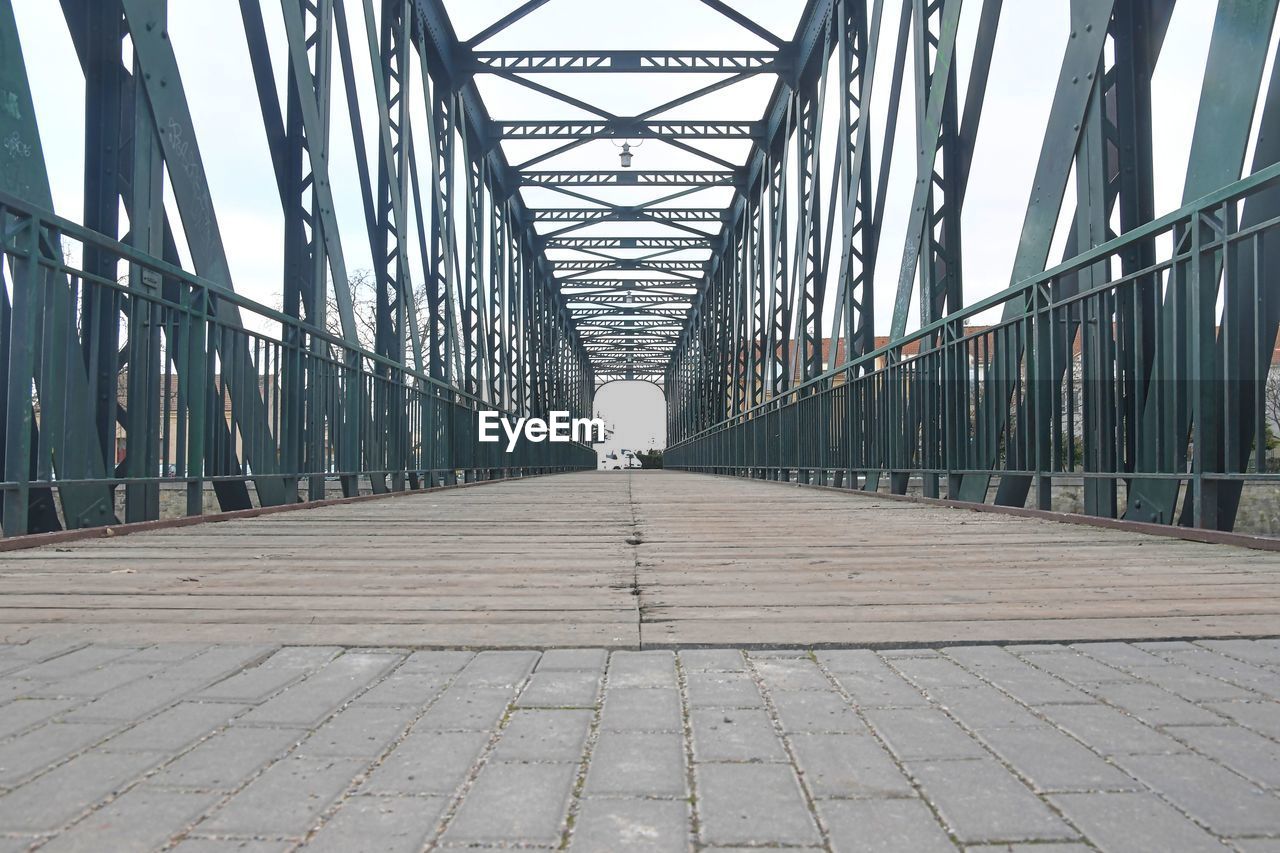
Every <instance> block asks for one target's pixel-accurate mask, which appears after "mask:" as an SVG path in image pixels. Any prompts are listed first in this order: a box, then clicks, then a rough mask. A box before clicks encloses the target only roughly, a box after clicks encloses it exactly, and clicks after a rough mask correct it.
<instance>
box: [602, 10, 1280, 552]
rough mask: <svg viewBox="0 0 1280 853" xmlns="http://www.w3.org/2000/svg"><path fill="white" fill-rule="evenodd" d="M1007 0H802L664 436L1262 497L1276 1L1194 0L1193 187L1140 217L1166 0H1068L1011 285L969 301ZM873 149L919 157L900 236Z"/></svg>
mask: <svg viewBox="0 0 1280 853" xmlns="http://www.w3.org/2000/svg"><path fill="white" fill-rule="evenodd" d="M1182 2H1183V3H1190V2H1191V0H1182ZM1004 5H1005V4H1003V3H1002V0H965V2H963V6H962V0H813V2H809V3H808V4H807V6H806V11H805V14H804V19H803V21H802V23H801V25H800V27H799V31H798V32H797V34H796V37H795V39H794V40H793V41H792V42H791V43H790V44H789V45H788V47H787V48H786V49H785V50H784V52H785V53H787V54H788V59H789V61H790V69H791V71H790V74H789V75H787V76H786V77H785V78H784V79H783V81H782V82H781V83H780V85H779V87H778V89H777V91H776V92H775V95H774V99H773V102H772V104H771V106H770V108H769V110H768V112H767V113H766V115H765V117H764V119H763V121H762V122H761V123H759V124H758V125H757V126H756V134H757V137H756V138H757V139H758V143H757V144H756V145H755V146H754V147H753V149H752V154H751V156H750V159H749V162H748V163H747V165H746V167H745V168H744V169H742V170H741V171H740V174H739V177H738V183H737V185H738V186H739V187H741V188H742V190H741V192H740V193H739V194H738V195H737V196H736V197H735V200H734V203H733V204H732V206H731V207H730V209H729V211H728V212H727V213H726V214H725V215H724V217H723V224H722V227H721V229H720V232H719V234H718V235H717V236H716V238H715V239H714V241H713V253H712V257H711V258H710V259H709V261H708V262H707V271H706V275H705V277H704V280H703V282H702V284H701V285H700V286H699V288H698V292H697V295H696V297H695V298H694V300H693V303H692V306H691V309H690V316H689V318H688V320H687V322H686V323H685V324H684V326H683V328H682V331H681V335H680V337H679V340H678V342H677V344H676V349H675V352H674V355H673V357H672V360H671V362H670V364H669V366H668V368H667V370H666V373H665V377H664V379H665V388H666V392H667V399H668V404H669V408H668V417H669V422H668V438H669V441H670V443H671V446H670V447H669V448H668V452H667V459H666V460H665V464H666V465H667V466H670V467H682V468H686V469H690V470H709V471H715V472H718V473H730V474H738V475H742V476H756V477H771V478H777V479H785V480H797V481H801V482H819V483H835V484H837V485H843V486H847V487H853V488H861V489H866V490H875V489H878V488H885V487H887V488H889V489H891V490H892V491H894V492H897V493H906V492H907V491H908V490H909V489H912V488H918V489H919V490H920V492H921V493H923V494H924V495H925V496H928V497H941V496H944V495H945V496H946V497H949V498H952V499H959V500H963V501H973V502H982V501H995V502H997V503H1000V504H1005V505H1011V506H1024V505H1025V504H1026V503H1027V502H1028V501H1029V500H1034V501H1035V505H1036V506H1038V507H1040V508H1042V509H1050V508H1059V507H1060V506H1062V504H1063V503H1064V502H1067V503H1069V504H1071V505H1074V503H1073V502H1074V501H1075V498H1074V497H1071V496H1073V495H1075V491H1073V490H1078V492H1079V504H1080V506H1081V508H1082V509H1083V511H1085V512H1088V513H1090V514H1094V515H1100V516H1107V517H1123V518H1126V519H1130V520H1136V521H1142V522H1157V523H1181V524H1188V525H1196V526H1202V527H1211V528H1221V529H1231V528H1232V527H1233V525H1234V524H1235V522H1236V518H1237V515H1238V513H1239V509H1240V505H1241V500H1242V493H1243V491H1244V490H1245V489H1246V488H1251V489H1254V490H1255V492H1256V491H1258V490H1261V491H1263V492H1269V494H1271V495H1272V498H1273V496H1274V492H1275V490H1276V488H1277V485H1276V484H1277V480H1278V479H1280V478H1277V475H1276V474H1275V473H1274V470H1273V466H1274V462H1273V461H1272V460H1271V454H1270V453H1269V452H1268V449H1267V448H1268V446H1269V445H1268V442H1269V441H1270V436H1271V435H1273V434H1274V432H1275V431H1276V430H1277V429H1280V423H1277V422H1275V421H1274V416H1270V419H1269V416H1267V415H1266V414H1265V412H1264V410H1265V408H1266V400H1267V398H1268V397H1267V391H1266V386H1267V379H1268V375H1269V373H1271V372H1273V371H1274V368H1273V366H1272V359H1273V351H1274V350H1275V348H1276V342H1277V330H1278V326H1280V298H1277V296H1276V295H1275V288H1274V286H1273V284H1274V282H1273V276H1270V274H1269V273H1266V272H1264V270H1272V269H1274V268H1275V264H1277V263H1280V254H1278V253H1280V234H1278V233H1276V232H1277V229H1278V228H1280V190H1277V189H1276V185H1277V183H1278V182H1280V165H1277V161H1280V136H1278V134H1280V64H1273V69H1274V70H1273V72H1272V79H1271V80H1270V81H1267V85H1266V86H1264V85H1263V83H1264V80H1263V75H1264V70H1265V68H1266V67H1267V64H1268V54H1269V52H1270V48H1271V46H1272V43H1273V33H1274V27H1275V23H1276V11H1277V2H1276V0H1261V2H1235V0H1220V2H1217V3H1215V4H1213V5H1214V6H1215V7H1216V11H1215V19H1214V26H1213V29H1212V32H1211V33H1210V34H1207V35H1208V39H1209V49H1208V59H1207V64H1206V68H1205V75H1204V80H1203V85H1202V89H1201V90H1200V91H1199V92H1198V93H1197V92H1186V93H1184V94H1185V97H1184V98H1183V99H1182V102H1183V103H1186V104H1195V103H1197V101H1198V104H1199V106H1198V110H1197V114H1196V122H1195V132H1194V137H1193V140H1192V145H1191V151H1190V157H1189V161H1188V165H1187V171H1186V177H1185V182H1184V185H1185V191H1184V197H1183V201H1184V205H1185V206H1184V207H1183V208H1181V209H1180V210H1178V211H1174V212H1170V213H1168V214H1167V215H1166V216H1164V217H1157V214H1158V213H1159V211H1156V210H1155V209H1154V202H1153V198H1154V192H1153V183H1154V163H1153V154H1152V151H1153V145H1154V137H1153V119H1152V88H1151V81H1152V75H1153V72H1154V70H1155V68H1156V65H1157V62H1158V61H1159V60H1160V59H1161V52H1162V47H1163V44H1164V38H1165V32H1166V29H1167V28H1168V25H1169V21H1170V17H1171V15H1172V13H1173V11H1174V8H1175V0H1070V3H1069V12H1070V22H1069V25H1070V33H1069V38H1066V39H1064V42H1065V49H1064V50H1063V52H1062V54H1061V59H1060V68H1059V74H1058V83H1057V86H1056V89H1055V90H1054V92H1053V95H1052V104H1051V107H1050V110H1049V118H1048V122H1047V125H1046V127H1045V129H1044V135H1043V142H1042V143H1041V145H1040V150H1039V156H1038V160H1037V165H1036V170H1035V176H1034V180H1033V182H1032V186H1031V187H1030V192H1029V197H1028V201H1027V207H1026V213H1025V217H1024V220H1023V225H1022V230H1021V234H1020V237H1019V240H1018V242H1017V252H1016V255H1015V258H1014V263H1013V268H1012V270H1011V271H1010V274H1009V284H1010V286H1009V288H1008V289H1007V290H1005V291H1003V292H1000V293H997V294H994V295H988V296H986V297H985V298H984V299H981V300H972V299H969V300H966V292H965V287H964V281H963V271H964V265H963V263H962V256H963V249H964V244H965V239H964V238H965V235H964V234H962V231H961V215H962V213H963V209H964V201H965V196H966V190H967V188H968V182H969V177H970V166H971V163H972V162H973V159H974V151H975V146H976V144H977V141H978V128H979V124H980V122H981V116H982V111H983V106H984V103H985V99H986V94H987V90H988V83H989V81H990V77H991V70H992V55H993V48H994V45H995V41H996V37H997V33H998V32H1000V24H1001V20H1002V17H1003V12H1004V9H1003V6H1004ZM1198 5H1199V4H1198ZM1202 8H1203V7H1202V6H1201V8H1198V9H1197V10H1196V11H1201V10H1202ZM962 11H963V12H964V14H965V15H966V19H967V20H969V21H976V23H977V26H976V29H972V30H967V31H968V32H971V33H973V34H974V35H973V36H971V38H973V41H972V42H970V43H969V44H958V43H957V42H958V37H959V35H960V34H961V33H962V32H964V31H966V29H965V27H962V25H961V13H962ZM895 23H896V26H895ZM889 33H896V34H897V35H896V39H895V38H893V37H886V35H887V34H889ZM961 55H965V56H967V58H968V61H969V67H968V75H967V82H966V84H965V85H964V86H963V87H961V86H960V85H959V83H958V80H960V79H961V77H960V75H959V73H958V65H959V57H960V56H961ZM1045 60H1046V61H1054V60H1053V59H1051V58H1050V57H1049V56H1048V55H1047V54H1046V57H1045ZM1167 61H1170V62H1178V61H1180V58H1179V57H1176V56H1171V57H1167ZM832 89H835V90H836V92H838V97H837V98H835V99H832V98H831V97H830V96H829V93H830V92H831V90H832ZM1264 92H1265V96H1264ZM873 99H874V100H873ZM872 103H876V104H877V105H879V104H885V105H887V106H886V107H885V109H886V113H885V114H884V118H883V119H882V118H881V117H880V116H881V114H879V113H878V114H877V115H876V117H875V120H877V121H880V120H883V121H885V122H886V125H885V128H884V131H883V132H875V133H873V132H872V131H871V130H870V126H871V124H872V117H871V116H870V115H869V112H868V105H870V104H872ZM833 105H834V109H833V108H832V107H833ZM904 109H905V110H911V111H912V112H913V113H914V119H915V121H914V126H915V138H914V139H911V140H900V139H895V134H896V130H897V126H898V117H899V114H900V110H904ZM1259 114H1260V121H1255V119H1257V118H1259ZM832 123H834V124H835V126H836V128H835V135H836V136H837V137H838V139H839V144H838V146H836V150H835V151H834V152H831V151H829V150H828V151H827V153H826V155H825V156H819V155H818V152H819V151H820V150H821V149H822V146H821V144H819V143H818V142H817V140H821V139H823V138H824V134H826V136H827V137H829V136H830V135H831V131H830V126H831V124H832ZM1255 127H1257V128H1258V130H1257V131H1253V129H1254V128H1255ZM878 139H879V140H883V141H877V140H878ZM1251 146H1252V149H1253V152H1254V153H1253V160H1252V163H1250V164H1248V167H1247V168H1246V152H1247V151H1248V150H1249V149H1250V147H1251ZM895 158H896V159H897V160H898V161H899V162H896V163H895V162H894V160H895ZM904 158H905V159H904ZM891 166H893V167H897V169H899V170H906V171H908V173H909V174H912V175H913V176H914V185H913V186H912V188H911V196H912V197H911V199H910V205H909V207H908V208H907V209H908V211H909V213H908V222H907V226H906V231H905V240H904V241H903V242H900V243H899V242H897V241H896V240H895V241H894V242H893V243H887V242H885V241H884V240H883V239H882V233H881V225H882V223H883V221H884V210H885V197H886V194H887V192H888V190H889V174H890V169H891ZM593 213H594V212H593ZM1060 222H1066V223H1068V232H1067V239H1066V248H1065V251H1064V254H1063V256H1062V257H1061V259H1060V260H1061V264H1060V265H1056V266H1055V264H1057V263H1058V261H1059V259H1057V258H1053V259H1051V258H1050V251H1051V246H1052V245H1053V241H1054V238H1055V230H1056V228H1057V227H1058V224H1059V223H1060ZM1117 225H1118V228H1117ZM985 236H986V235H983V234H978V233H975V234H973V235H970V236H969V237H968V240H969V242H970V244H971V245H972V243H973V241H975V240H981V239H983V238H984V237H985ZM886 253H889V254H888V255H887V256H886ZM878 258H880V259H883V260H884V261H885V263H882V264H880V265H879V269H880V270H881V271H882V274H881V276H880V280H879V281H878V282H877V281H876V280H875V278H876V275H875V271H876V269H877V259H878ZM885 270H892V273H891V275H890V276H889V278H888V280H886V277H885V275H884V274H883V272H884V271H885ZM992 272H996V271H993V270H983V271H982V273H983V278H984V279H989V278H990V275H991V273H992ZM1000 272H1001V274H1003V271H1000ZM877 301H879V302H880V303H882V304H884V305H885V306H886V308H887V306H889V305H891V306H892V312H891V314H890V315H889V316H890V318H891V319H890V322H889V325H888V326H887V327H884V328H880V329H877V328H876V326H875V311H874V307H875V305H876V304H877ZM886 314H889V312H888V311H887V310H886ZM993 315H994V316H998V317H1000V319H999V320H998V321H996V322H994V323H993V322H992V321H991V320H990V319H989V318H990V317H991V316H993ZM877 332H879V333H880V334H881V335H882V337H877V336H876V333H877ZM1033 496H1034V497H1033ZM1069 497H1070V501H1068V500H1067V499H1068V498H1069Z"/></svg>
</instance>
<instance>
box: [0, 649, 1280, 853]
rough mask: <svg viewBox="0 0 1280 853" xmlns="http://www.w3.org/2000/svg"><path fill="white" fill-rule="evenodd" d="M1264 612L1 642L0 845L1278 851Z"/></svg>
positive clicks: (186, 852) (1277, 682)
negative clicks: (498, 644) (816, 634)
mask: <svg viewBox="0 0 1280 853" xmlns="http://www.w3.org/2000/svg"><path fill="white" fill-rule="evenodd" d="M1278 793H1280V640H1230V641H1200V642H1151V643H1133V644H1129V643H1083V644H1077V645H1070V646H1068V645H1021V646H1003V647H998V646H967V647H947V648H938V649H901V650H885V651H870V650H865V649H860V650H822V651H816V652H806V651H759V650H756V651H746V652H744V651H740V650H733V649H710V650H701V649H699V650H687V651H681V652H671V651H641V652H623V651H618V652H613V653H612V654H606V652H604V651H602V650H592V649H581V650H556V651H548V652H546V653H540V652H537V651H484V652H478V653H472V652H460V651H407V650H402V649H367V648H360V649H342V648H337V647H333V648H320V647H286V648H277V647H271V646H237V645H216V646H194V645H160V646H119V645H101V644H100V645H84V644H77V643H67V642H59V641H56V640H39V641H32V642H31V643H29V644H26V645H9V646H0V853H9V851H18V850H28V849H39V850H42V851H95V852H96V851H109V853H115V851H133V850H139V851H149V850H174V851H179V853H230V851H251V853H274V851H289V850H300V849H301V850H314V851H342V853H359V851H372V852H374V853H383V851H387V853H394V852H395V851H422V850H435V849H453V848H463V849H468V848H485V847H489V848H505V847H528V848H546V849H560V848H567V849H568V850H570V851H620V850H625V851H630V850H634V851H684V850H722V851H728V850H742V849H748V848H769V849H772V848H778V849H788V850H805V851H809V850H831V851H862V850H867V851H875V850H881V851H913V853H914V851H926V852H927V851H934V850H939V851H942V850H965V851H988V853H995V851H1022V853H1076V851H1085V850H1095V849H1096V850H1107V851H1162V853H1163V851H1198V850H1212V851H1223V850H1236V851H1239V853H1262V851H1273V853H1274V851H1278V850H1280V797H1278Z"/></svg>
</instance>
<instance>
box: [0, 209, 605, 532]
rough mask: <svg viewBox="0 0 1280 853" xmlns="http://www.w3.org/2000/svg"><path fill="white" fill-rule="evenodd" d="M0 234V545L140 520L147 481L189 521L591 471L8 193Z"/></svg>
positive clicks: (386, 365) (422, 383)
mask: <svg viewBox="0 0 1280 853" xmlns="http://www.w3.org/2000/svg"><path fill="white" fill-rule="evenodd" d="M0 228H2V229H3V230H2V232H0V233H2V236H3V241H2V243H0V376H3V379H4V383H5V384H4V393H3V394H2V395H0V398H2V402H3V405H4V407H5V409H4V412H3V417H0V429H2V430H3V434H2V435H0V445H2V447H3V453H4V457H3V458H4V471H3V483H0V490H2V491H3V502H2V507H3V529H4V533H5V535H17V534H22V533H27V532H39V531H45V530H54V529H58V528H59V527H61V526H66V527H85V526H93V525H102V524H113V523H117V522H118V521H120V520H121V517H123V520H125V521H143V520H149V519H155V518H158V517H160V515H161V507H160V494H161V486H162V485H165V486H171V487H179V488H185V513H186V514H189V515H196V514H200V513H201V512H203V511H204V504H205V500H204V498H205V494H204V493H205V490H206V486H208V487H210V488H212V490H213V491H214V492H215V493H216V497H217V502H218V505H219V507H220V508H221V509H223V510H230V509H244V508H249V507H251V506H254V505H264V506H265V505H276V504H284V503H290V502H295V501H298V500H300V499H302V495H303V494H304V493H305V494H306V496H307V498H308V499H312V500H315V499H321V498H324V497H325V496H326V495H328V494H329V491H330V489H331V488H334V489H340V491H341V494H342V495H346V496H350V495H354V494H358V493H360V492H361V491H362V490H363V491H372V492H387V491H394V490H403V489H405V488H420V487H424V486H431V485H441V484H450V483H454V482H457V481H459V480H468V481H469V480H482V479H490V478H499V477H510V476H519V475H525V474H536V473H551V472H557V471H566V470H576V469H593V468H594V467H595V452H594V450H592V449H591V448H590V447H586V446H584V445H580V444H567V443H554V444H553V443H540V444H531V443H529V442H520V443H519V444H518V445H517V447H516V449H515V450H514V451H513V452H511V453H507V452H506V451H505V444H499V443H481V442H479V441H478V423H477V412H479V411H481V410H486V409H489V410H498V411H502V412H503V413H504V414H512V413H511V412H507V411H505V410H504V409H503V407H501V406H496V405H493V404H492V403H488V402H485V401H484V400H482V399H480V398H478V397H475V396H472V395H469V394H467V393H464V392H463V391H460V390H458V389H457V388H453V387H451V386H449V385H446V384H444V383H442V382H440V381H438V380H436V379H434V378H432V377H430V376H426V375H423V374H421V373H418V372H416V371H414V370H412V369H410V368H408V367H406V366H405V365H403V364H399V363H396V362H395V361H392V360H389V359H387V358H383V357H381V356H379V355H376V354H375V353H373V352H370V351H369V350H367V349H364V348H361V347H358V346H352V345H350V344H349V343H347V342H345V341H344V340H342V339H340V338H338V337H335V336H333V335H331V334H329V333H327V332H326V331H324V330H323V329H320V328H316V327H315V326H312V325H310V324H308V323H304V322H302V321H300V320H298V319H297V318H295V317H291V316H288V315H286V314H283V313H281V312H280V311H276V310H273V309H271V308H268V307H266V306H264V305H261V304H259V303H257V302H254V301H252V300H249V299H246V298H245V297H243V296H240V295H237V294H236V293H234V292H231V291H229V290H227V289H226V288H223V287H219V286H218V285H216V284H214V283H212V282H210V281H208V280H206V279H203V278H200V277H198V276H195V275H192V274H191V273H189V272H185V271H183V270H182V269H181V268H179V267H178V266H176V265H174V264H171V263H166V262H165V261H162V260H159V259H157V258H155V257H152V256H150V255H147V254H144V253H141V252H139V251H136V250H134V249H133V248H131V247H129V246H127V245H125V244H123V243H119V242H116V241H114V240H110V239H107V238H105V237H103V236H102V235H100V234H97V233H96V232H93V231H90V230H87V229H85V228H83V227H81V226H79V225H76V224H75V223H72V222H70V221H68V220H65V219H62V218H60V217H57V216H54V215H52V214H48V213H46V212H43V211H40V210H38V209H35V208H33V207H31V206H30V205H27V204H25V203H23V202H21V201H19V200H17V199H15V198H13V197H11V196H8V195H5V194H0ZM104 268H106V269H111V270H116V271H117V273H118V277H116V278H112V277H110V276H105V275H101V274H94V273H91V272H88V270H90V269H93V270H103V269H104ZM246 322H247V323H248V325H246ZM119 487H123V488H122V489H119ZM118 490H119V491H122V493H123V494H122V495H119V496H118V495H117V491H118ZM121 510H122V511H121Z"/></svg>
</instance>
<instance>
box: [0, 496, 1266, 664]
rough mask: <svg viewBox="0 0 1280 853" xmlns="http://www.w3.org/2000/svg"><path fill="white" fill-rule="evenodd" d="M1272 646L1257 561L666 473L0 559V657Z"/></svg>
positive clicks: (1216, 548)
mask: <svg viewBox="0 0 1280 853" xmlns="http://www.w3.org/2000/svg"><path fill="white" fill-rule="evenodd" d="M1277 634H1280V554H1278V553H1274V552H1265V551H1254V550H1247V549H1243V548H1238V547H1234V546H1229V545H1209V544H1200V543H1194V542H1186V541H1181V540H1177V539H1169V538H1163V537H1154V536H1144V535H1141V534H1134V533H1130V532H1127V531H1116V530H1103V529H1096V528H1090V527H1081V526H1077V525H1069V524H1061V523H1057V522H1052V521H1046V520H1040V519H1026V518H1014V517H1009V516H1001V515H994V514H989V513H974V512H970V511H965V510H957V509H949V508H942V507H932V506H925V505H921V504H914V503H904V502H898V501H891V500H887V499H883V498H877V497H876V496H874V495H851V494H840V493H836V492H832V491H827V490H815V489H805V488H801V487H789V486H786V485H780V484H772V483H759V482H751V481H744V480H734V479H729V478H723V477H708V476H702V475H695V474H683V473H676V472H670V471H665V472H664V471H640V472H612V471H610V472H589V473H582V474H570V475H562V476H554V477H541V478H535V479H529V480H524V481H513V482H505V483H494V484H486V485H482V486H477V487H473V488H465V489H457V490H451V491H439V492H430V493H423V494H417V495H410V496H403V497H398V498H392V499H387V500H379V501H368V502H362V503H354V504H347V505H340V506H329V507H322V508H317V509H308V510H300V511H298V512H290V513H281V514H277V515H271V516H265V517H262V518H256V519H241V520H235V521H226V522H221V523H216V524H203V525H198V526H195V527H187V528H181V529H173V530H163V531H153V532H148V533H137V534H133V535H130V536H124V537H115V538H110V539H94V540H88V541H83V542H75V543H65V544H62V545H51V546H46V547H42V548H38V549H32V550H27V551H15V552H10V553H5V554H0V642H21V641H23V640H25V639H29V638H32V637H36V636H51V635H53V636H60V637H74V638H82V639H84V640H99V641H120V642H123V641H150V642H160V641H179V640H186V641H199V642H214V641H222V642H225V641H244V642H250V641H252V642H278V643H322V644H341V645H367V646H384V645H385V646H423V647H456V646H477V647H503V646H525V647H553V646H609V647H623V648H634V647H637V646H645V647H651V646H672V645H675V646H690V645H802V646H821V645H836V646H839V645H886V646H902V645H905V644H914V643H959V642H967V641H974V642H977V641H984V642H986V641H1003V642H1030V641H1068V640H1094V639H1150V638H1172V637H1228V636H1275V635H1277Z"/></svg>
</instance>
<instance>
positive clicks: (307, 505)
mask: <svg viewBox="0 0 1280 853" xmlns="http://www.w3.org/2000/svg"><path fill="white" fill-rule="evenodd" d="M563 473H572V472H565V471H558V472H556V473H554V474H525V475H523V476H520V477H495V478H494V479H492V480H477V481H475V482H471V483H454V484H453V485H450V486H428V487H427V488H425V489H405V490H404V491H403V492H386V493H384V494H372V495H354V496H352V497H349V498H325V499H324V500H319V501H299V502H298V503H291V504H280V505H278V506H260V507H253V508H252V509H237V510H231V511H229V512H211V513H207V514H205V515H184V516H180V517H178V518H162V519H157V520H154V521H135V522H131V523H129V524H112V525H107V526H105V527H81V528H77V529H75V530H58V531H54V532H52V533H29V534H27V535H26V536H13V537H10V538H8V539H0V554H2V553H5V552H8V551H25V550H28V549H30V548H40V547H43V546H45V545H60V544H62V543H65V542H81V541H84V540H87V539H110V538H114V537H116V536H128V535H129V534H131V533H146V532H148V531H152V530H169V529H172V528H176V527H192V526H194V525H197V524H216V523H218V522H220V521H234V520H236V519H240V518H258V517H259V516H263V515H275V514H276V513H280V512H294V511H296V510H301V509H318V508H319V507H325V506H338V505H340V504H352V503H359V502H361V501H371V500H381V499H384V498H403V497H408V496H410V495H425V494H428V493H430V492H441V491H445V490H447V489H465V488H469V487H471V486H487V485H490V484H492V483H510V482H517V481H520V480H532V479H536V478H538V477H554V476H556V475H557V474H563Z"/></svg>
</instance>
